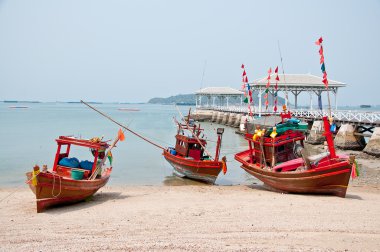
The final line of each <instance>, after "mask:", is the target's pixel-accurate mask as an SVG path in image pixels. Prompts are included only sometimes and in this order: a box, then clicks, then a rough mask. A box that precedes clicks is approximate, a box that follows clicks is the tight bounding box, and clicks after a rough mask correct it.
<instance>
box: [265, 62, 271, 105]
mask: <svg viewBox="0 0 380 252" xmlns="http://www.w3.org/2000/svg"><path fill="white" fill-rule="evenodd" d="M271 74H272V68H271V67H270V68H269V70H268V77H267V81H268V82H267V85H266V87H265V95H264V99H265V110H266V111H268V106H269V100H268V96H269V86H270V75H271Z"/></svg>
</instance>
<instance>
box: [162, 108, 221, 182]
mask: <svg viewBox="0 0 380 252" xmlns="http://www.w3.org/2000/svg"><path fill="white" fill-rule="evenodd" d="M189 114H190V113H189ZM189 122H190V118H189V117H188V119H187V122H186V124H181V123H179V122H177V125H178V131H177V134H176V136H175V138H176V145H175V147H174V148H167V149H164V151H163V155H164V157H165V159H166V160H167V161H168V162H169V163H170V164H171V166H173V168H174V173H175V174H176V175H178V176H180V177H187V178H190V179H194V180H198V181H201V182H206V183H210V184H214V183H215V180H216V178H217V177H218V175H219V173H220V172H221V171H222V170H223V172H224V173H226V171H227V166H226V158H225V157H223V158H222V160H219V154H220V145H221V142H222V135H223V132H224V129H223V128H218V129H217V135H218V141H217V145H216V154H215V158H214V159H213V158H212V157H211V155H210V154H209V153H205V152H206V145H207V141H206V140H205V139H203V138H202V137H201V136H200V134H201V132H202V131H203V129H201V127H200V125H198V126H197V125H196V124H192V125H190V124H189ZM185 130H187V131H188V132H190V133H191V134H190V135H185Z"/></svg>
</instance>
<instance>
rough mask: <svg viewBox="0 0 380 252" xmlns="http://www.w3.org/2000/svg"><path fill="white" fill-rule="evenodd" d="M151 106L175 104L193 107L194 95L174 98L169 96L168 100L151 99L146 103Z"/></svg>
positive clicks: (182, 95)
mask: <svg viewBox="0 0 380 252" xmlns="http://www.w3.org/2000/svg"><path fill="white" fill-rule="evenodd" d="M148 103H151V104H164V105H169V104H176V105H188V106H194V105H195V94H180V95H175V96H170V97H168V98H158V97H156V98H152V99H150V100H149V101H148Z"/></svg>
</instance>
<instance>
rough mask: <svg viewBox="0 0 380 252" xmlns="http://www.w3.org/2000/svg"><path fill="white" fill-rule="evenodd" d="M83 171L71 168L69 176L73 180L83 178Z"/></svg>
mask: <svg viewBox="0 0 380 252" xmlns="http://www.w3.org/2000/svg"><path fill="white" fill-rule="evenodd" d="M83 174H84V171H81V170H74V169H73V170H71V178H72V179H75V180H81V179H83Z"/></svg>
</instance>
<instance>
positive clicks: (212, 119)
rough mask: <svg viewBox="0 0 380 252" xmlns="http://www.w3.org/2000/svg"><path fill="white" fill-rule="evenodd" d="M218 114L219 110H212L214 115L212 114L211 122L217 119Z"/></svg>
mask: <svg viewBox="0 0 380 252" xmlns="http://www.w3.org/2000/svg"><path fill="white" fill-rule="evenodd" d="M217 115H218V111H212V116H211V122H215V121H216V116H217Z"/></svg>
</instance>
